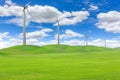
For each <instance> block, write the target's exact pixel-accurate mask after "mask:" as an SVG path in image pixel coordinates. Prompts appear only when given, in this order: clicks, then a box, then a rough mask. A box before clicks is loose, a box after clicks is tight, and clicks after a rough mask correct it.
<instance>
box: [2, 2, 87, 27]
mask: <svg viewBox="0 0 120 80" xmlns="http://www.w3.org/2000/svg"><path fill="white" fill-rule="evenodd" d="M6 3H7V4H10V6H8V5H4V6H0V10H1V12H0V17H4V16H15V18H13V19H11V20H8V23H14V24H17V25H19V26H22V21H21V20H22V18H23V8H22V7H20V6H16V4H15V3H12V2H11V1H10V0H6ZM11 4H12V5H11ZM27 9H28V10H29V12H30V13H31V14H32V16H30V15H29V13H28V12H27V10H26V15H27V23H29V22H37V23H55V24H54V25H56V24H57V23H56V21H57V18H59V19H60V25H74V24H76V23H78V22H82V21H83V20H85V19H87V18H88V16H89V13H88V12H87V11H72V12H66V11H64V12H61V11H59V10H58V9H56V8H55V7H52V6H47V5H45V6H41V5H34V6H30V5H29V6H28V8H27ZM70 17H71V18H70Z"/></svg>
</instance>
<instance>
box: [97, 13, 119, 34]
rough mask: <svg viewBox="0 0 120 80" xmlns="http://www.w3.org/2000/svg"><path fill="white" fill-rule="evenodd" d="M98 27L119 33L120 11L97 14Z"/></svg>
mask: <svg viewBox="0 0 120 80" xmlns="http://www.w3.org/2000/svg"><path fill="white" fill-rule="evenodd" d="M97 18H98V23H97V24H96V25H97V27H98V28H101V29H105V30H106V31H107V32H113V33H120V12H118V11H109V12H107V13H100V14H98V15H97Z"/></svg>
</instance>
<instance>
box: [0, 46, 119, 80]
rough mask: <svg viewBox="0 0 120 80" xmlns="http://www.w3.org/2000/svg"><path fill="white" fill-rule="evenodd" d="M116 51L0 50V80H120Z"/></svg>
mask: <svg viewBox="0 0 120 80" xmlns="http://www.w3.org/2000/svg"><path fill="white" fill-rule="evenodd" d="M119 52H120V50H119V49H110V48H104V47H96V46H67V45H59V46H58V45H47V46H42V47H39V46H33V45H26V46H21V45H20V46H14V47H10V48H6V49H2V50H0V80H120V53H119Z"/></svg>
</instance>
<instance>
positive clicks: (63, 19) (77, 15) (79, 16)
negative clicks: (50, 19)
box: [54, 11, 89, 26]
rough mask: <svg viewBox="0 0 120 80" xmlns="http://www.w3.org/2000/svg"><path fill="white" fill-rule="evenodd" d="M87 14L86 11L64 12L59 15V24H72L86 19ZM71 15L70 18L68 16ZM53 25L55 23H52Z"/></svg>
mask: <svg viewBox="0 0 120 80" xmlns="http://www.w3.org/2000/svg"><path fill="white" fill-rule="evenodd" d="M88 16H89V13H88V11H73V12H71V13H70V12H64V13H63V14H62V15H60V16H59V23H60V25H61V26H62V25H74V24H77V23H79V22H82V21H83V20H85V19H87V18H88ZM70 17H71V18H70ZM54 25H55V26H56V25H57V23H55V24H54Z"/></svg>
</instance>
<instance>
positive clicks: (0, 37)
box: [0, 32, 10, 40]
mask: <svg viewBox="0 0 120 80" xmlns="http://www.w3.org/2000/svg"><path fill="white" fill-rule="evenodd" d="M8 35H9V32H4V33H0V40H3V39H4V38H9V37H10V36H8Z"/></svg>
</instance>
